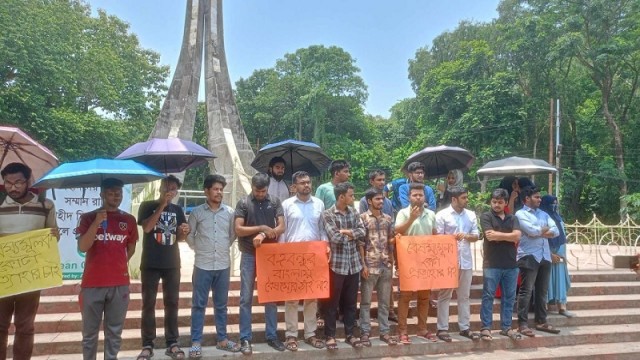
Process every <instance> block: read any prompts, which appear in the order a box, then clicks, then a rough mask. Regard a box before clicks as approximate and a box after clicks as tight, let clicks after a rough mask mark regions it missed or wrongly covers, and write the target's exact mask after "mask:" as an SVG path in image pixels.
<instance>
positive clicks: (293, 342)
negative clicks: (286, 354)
mask: <svg viewBox="0 0 640 360" xmlns="http://www.w3.org/2000/svg"><path fill="white" fill-rule="evenodd" d="M284 347H285V348H286V349H287V350H289V351H298V339H297V338H296V337H294V336H287V340H285V342H284Z"/></svg>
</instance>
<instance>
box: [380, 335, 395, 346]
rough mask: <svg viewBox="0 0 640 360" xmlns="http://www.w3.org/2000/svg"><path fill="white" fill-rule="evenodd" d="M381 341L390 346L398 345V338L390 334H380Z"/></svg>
mask: <svg viewBox="0 0 640 360" xmlns="http://www.w3.org/2000/svg"><path fill="white" fill-rule="evenodd" d="M380 341H382V342H383V343H386V344H387V345H389V346H394V345H398V340H397V339H396V338H395V337H393V336H391V335H389V334H384V335H380Z"/></svg>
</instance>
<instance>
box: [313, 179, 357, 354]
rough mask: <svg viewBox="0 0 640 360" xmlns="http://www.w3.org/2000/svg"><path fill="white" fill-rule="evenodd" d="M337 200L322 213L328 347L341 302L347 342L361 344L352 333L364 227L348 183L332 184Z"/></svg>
mask: <svg viewBox="0 0 640 360" xmlns="http://www.w3.org/2000/svg"><path fill="white" fill-rule="evenodd" d="M334 195H335V196H336V203H335V205H333V206H332V207H330V208H329V209H327V210H325V211H324V213H322V219H323V223H324V229H325V231H326V232H327V237H328V238H329V244H330V246H331V256H330V259H329V269H330V271H329V277H330V279H331V280H330V283H331V297H330V298H329V301H328V302H327V304H326V305H327V306H326V308H325V324H324V335H325V336H326V337H327V339H326V340H327V341H326V346H327V349H328V350H335V349H337V347H338V345H337V343H336V312H337V309H338V304H342V311H343V312H344V333H345V335H346V337H347V339H346V341H347V343H348V344H349V345H351V346H352V347H354V348H360V347H362V343H361V342H360V339H358V338H357V337H355V336H354V335H353V328H354V327H355V324H356V305H357V299H358V280H359V278H360V270H362V260H361V259H360V254H359V253H358V246H357V244H358V242H359V241H363V240H364V236H365V234H366V230H365V228H364V224H363V223H362V220H361V219H360V216H358V212H357V211H356V210H355V209H354V208H353V201H354V200H355V196H354V195H353V185H351V184H350V183H348V182H344V183H340V184H337V185H336V186H335V187H334Z"/></svg>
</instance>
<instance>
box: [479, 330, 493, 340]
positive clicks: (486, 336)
mask: <svg viewBox="0 0 640 360" xmlns="http://www.w3.org/2000/svg"><path fill="white" fill-rule="evenodd" d="M480 339H482V340H484V341H491V340H493V336H491V330H489V329H482V330H480Z"/></svg>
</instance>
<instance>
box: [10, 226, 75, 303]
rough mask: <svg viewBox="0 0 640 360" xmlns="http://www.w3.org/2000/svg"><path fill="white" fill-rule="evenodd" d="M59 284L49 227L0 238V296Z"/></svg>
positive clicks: (57, 260) (55, 248) (56, 255)
mask: <svg viewBox="0 0 640 360" xmlns="http://www.w3.org/2000/svg"><path fill="white" fill-rule="evenodd" d="M61 285H62V271H61V270H60V254H59V252H58V241H57V239H56V238H55V237H54V236H53V235H51V229H42V230H34V231H28V232H24V233H20V234H15V235H8V236H4V237H1V238H0V298H3V297H7V296H11V295H16V294H22V293H26V292H30V291H34V290H41V289H48V288H52V287H56V286H61Z"/></svg>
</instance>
